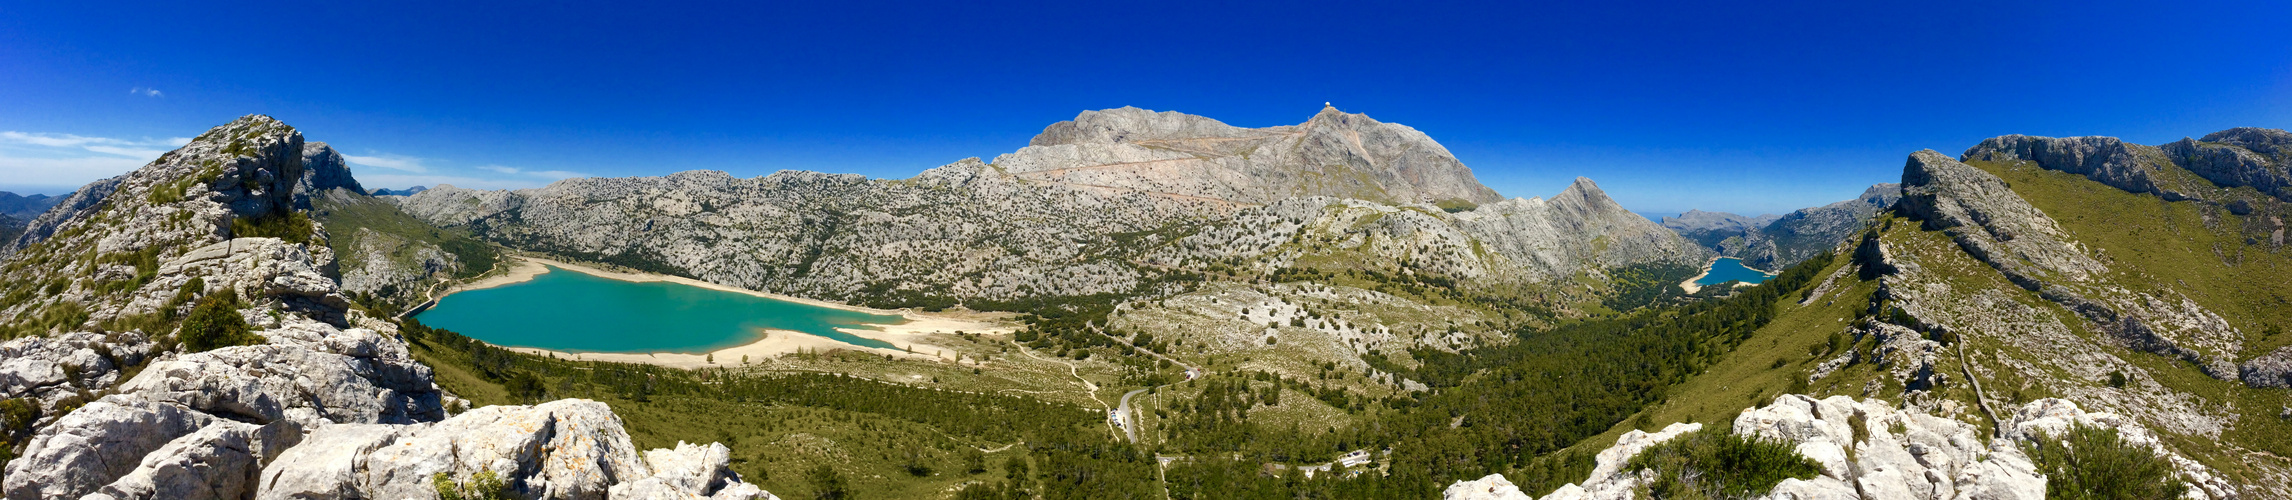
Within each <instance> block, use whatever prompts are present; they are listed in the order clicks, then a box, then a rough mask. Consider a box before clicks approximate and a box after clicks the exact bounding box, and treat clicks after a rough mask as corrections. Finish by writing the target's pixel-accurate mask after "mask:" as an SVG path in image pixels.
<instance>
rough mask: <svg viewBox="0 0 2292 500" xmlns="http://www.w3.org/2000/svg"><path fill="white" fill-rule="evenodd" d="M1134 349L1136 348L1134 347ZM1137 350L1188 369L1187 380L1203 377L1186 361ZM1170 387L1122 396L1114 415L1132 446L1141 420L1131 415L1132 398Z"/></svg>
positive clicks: (1102, 332) (1103, 333)
mask: <svg viewBox="0 0 2292 500" xmlns="http://www.w3.org/2000/svg"><path fill="white" fill-rule="evenodd" d="M1083 326H1088V327H1090V331H1091V333H1096V334H1098V335H1099V336H1101V337H1106V338H1107V340H1112V341H1115V342H1124V340H1122V338H1121V337H1116V336H1114V335H1112V334H1108V333H1106V330H1104V329H1100V328H1099V327H1098V324H1097V323H1091V322H1084V323H1083ZM1133 347H1135V346H1133ZM1136 350H1137V351H1138V352H1143V353H1146V354H1149V355H1152V356H1154V357H1157V358H1162V360H1163V361H1169V362H1170V364H1174V365H1178V367H1180V368H1185V369H1186V380H1193V379H1194V377H1199V376H1201V375H1202V370H1201V369H1200V368H1195V367H1194V365H1189V364H1186V362H1184V361H1179V360H1178V358H1173V357H1169V356H1167V355H1163V354H1162V353H1159V352H1154V351H1152V350H1149V349H1146V348H1142V347H1137V348H1136ZM1169 385H1170V384H1162V385H1157V386H1151V387H1146V388H1143V389H1138V390H1134V391H1130V392H1126V393H1123V394H1122V405H1121V406H1119V407H1116V408H1115V410H1114V412H1115V413H1114V414H1115V415H1117V417H1115V418H1119V419H1120V420H1119V421H1120V422H1122V432H1123V434H1124V435H1125V436H1126V437H1129V438H1130V442H1131V443H1132V444H1136V443H1137V442H1138V421H1139V420H1138V419H1137V418H1136V417H1135V416H1134V415H1133V414H1132V413H1131V411H1130V408H1131V407H1130V398H1132V397H1136V396H1138V395H1139V394H1144V393H1145V392H1146V391H1150V390H1154V388H1156V387H1167V386H1169ZM1109 421H1114V420H1112V419H1109Z"/></svg>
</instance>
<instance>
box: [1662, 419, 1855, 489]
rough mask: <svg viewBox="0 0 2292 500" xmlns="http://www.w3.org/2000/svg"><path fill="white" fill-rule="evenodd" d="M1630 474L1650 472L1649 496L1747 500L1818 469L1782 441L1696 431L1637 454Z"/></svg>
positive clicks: (1806, 476) (1811, 475)
mask: <svg viewBox="0 0 2292 500" xmlns="http://www.w3.org/2000/svg"><path fill="white" fill-rule="evenodd" d="M1628 467H1629V468H1630V469H1631V470H1638V469H1654V470H1655V474H1656V477H1655V480H1654V481H1651V482H1649V483H1648V484H1647V485H1646V486H1645V488H1646V494H1647V497H1648V498H1654V499H1658V500H1661V499H1667V498H1747V497H1753V496H1758V495H1764V494H1766V493H1767V490H1769V489H1772V488H1774V487H1775V483H1779V482H1782V481H1783V479H1786V478H1798V479H1813V478H1814V477H1815V476H1816V475H1819V474H1821V473H1822V467H1821V465H1819V464H1816V463H1815V462H1814V461H1813V460H1809V459H1807V458H1806V457H1803V456H1799V454H1798V452H1797V451H1794V450H1793V447H1792V446H1791V445H1790V444H1789V443H1786V442H1782V441H1776V440H1770V439H1764V438H1756V437H1746V436H1737V435H1734V434H1731V433H1726V432H1696V433H1692V434H1688V435H1685V436H1680V437H1677V438H1673V439H1672V440H1670V441H1665V442H1663V443H1662V444H1657V445H1655V446H1652V447H1649V448H1648V449H1647V450H1645V451H1641V452H1640V453H1639V455H1638V456H1634V457H1632V458H1631V461H1630V462H1628Z"/></svg>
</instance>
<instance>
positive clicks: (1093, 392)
mask: <svg viewBox="0 0 2292 500" xmlns="http://www.w3.org/2000/svg"><path fill="white" fill-rule="evenodd" d="M1011 345H1014V346H1018V348H1019V354H1025V355H1027V357H1029V358H1035V360H1036V361H1049V362H1052V363H1058V364H1062V365H1066V372H1067V374H1068V375H1073V376H1074V379H1075V380H1076V381H1079V382H1082V388H1083V389H1084V390H1083V394H1084V395H1087V396H1090V400H1091V401H1097V402H1098V407H1099V409H1100V410H1104V411H1107V412H1113V411H1114V407H1113V406H1110V405H1107V404H1106V400H1104V399H1098V384H1094V383H1091V382H1090V379H1087V378H1082V370H1081V369H1077V368H1075V367H1074V363H1068V362H1066V361H1062V360H1052V359H1043V357H1042V356H1036V355H1035V353H1034V350H1032V349H1028V348H1027V346H1026V344H1021V343H1019V341H1018V340H1017V339H1012V340H1011ZM1110 414H1111V413H1110ZM1106 427H1107V428H1106V430H1107V432H1113V431H1114V422H1113V421H1112V420H1108V421H1107V422H1106Z"/></svg>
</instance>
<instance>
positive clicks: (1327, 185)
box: [995, 107, 1502, 205]
mask: <svg viewBox="0 0 2292 500" xmlns="http://www.w3.org/2000/svg"><path fill="white" fill-rule="evenodd" d="M1028 144H1029V145H1028V146H1027V147H1026V148H1022V149H1020V150H1018V151H1016V152H1012V153H1010V154H1005V155H1002V156H1000V157H997V158H995V165H996V166H998V167H1001V168H1003V169H1005V170H1007V171H1009V172H1010V173H1011V174H1013V175H1016V176H1018V177H1019V178H1022V179H1026V180H1029V181H1035V182H1050V183H1062V184H1069V185H1074V186H1084V187H1094V188H1101V189H1112V190H1127V191H1137V192H1146V193H1158V194H1165V195H1169V196H1181V197H1193V198H1210V199H1218V200H1225V201H1229V202H1234V203H1243V204H1253V205H1261V204H1266V203H1272V202H1275V201H1279V200H1282V199H1285V198H1293V197H1305V196H1336V197H1343V198H1354V199H1362V200H1370V201H1378V202H1384V203H1393V204H1409V203H1432V202H1438V201H1443V200H1461V201H1465V202H1471V203H1488V202H1493V201H1497V200H1499V199H1502V198H1501V197H1499V196H1497V194H1496V191H1494V190H1491V189H1488V187H1486V186H1482V185H1481V184H1480V182H1479V181H1478V180H1475V179H1474V178H1473V176H1472V169H1469V168H1466V167H1465V166H1464V164H1463V163H1462V162H1459V161H1457V159H1456V157H1455V155H1452V154H1450V153H1449V152H1448V149H1447V148H1444V147H1441V145H1440V143H1437V142H1434V141H1433V140H1432V138H1431V137H1428V136H1426V135H1425V134H1424V133H1423V132H1419V131H1417V130H1416V129H1413V128H1409V127H1407V126H1404V125H1400V124H1393V123H1384V122H1379V121H1377V120H1374V119H1371V118H1369V117H1368V115H1363V114H1358V113H1345V112H1342V111H1338V110H1337V109H1336V108H1334V107H1325V108H1322V109H1321V111H1320V112H1319V113H1317V114H1315V115H1314V116H1313V118H1312V119H1309V120H1306V122H1305V123H1302V124H1298V125H1285V126H1278V127H1267V128H1255V129H1253V128H1241V127H1235V126H1231V125H1226V124H1224V123H1221V122H1218V121H1217V120H1212V119H1209V118H1204V117H1200V116H1193V115H1187V114H1183V113H1177V112H1172V111H1163V112H1159V113H1157V112H1153V111H1148V110H1144V109H1138V108H1132V107H1124V108H1117V109H1108V110H1099V111H1084V112H1082V113H1081V114H1080V115H1077V116H1076V117H1075V118H1074V120H1071V121H1063V122H1058V123H1055V124H1052V125H1051V126H1049V127H1046V128H1044V129H1043V133H1042V134H1040V135H1037V136H1035V138H1034V139H1033V140H1031V141H1029V143H1028Z"/></svg>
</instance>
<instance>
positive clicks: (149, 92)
mask: <svg viewBox="0 0 2292 500" xmlns="http://www.w3.org/2000/svg"><path fill="white" fill-rule="evenodd" d="M127 93H128V94H130V95H141V96H144V97H166V94H161V93H159V89H155V88H151V87H136V88H131V89H127Z"/></svg>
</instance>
